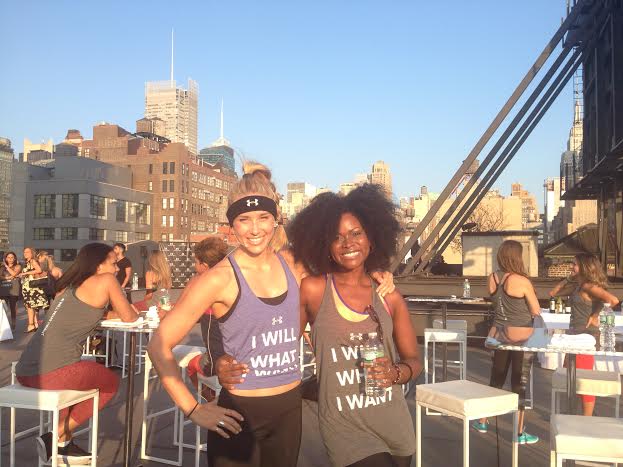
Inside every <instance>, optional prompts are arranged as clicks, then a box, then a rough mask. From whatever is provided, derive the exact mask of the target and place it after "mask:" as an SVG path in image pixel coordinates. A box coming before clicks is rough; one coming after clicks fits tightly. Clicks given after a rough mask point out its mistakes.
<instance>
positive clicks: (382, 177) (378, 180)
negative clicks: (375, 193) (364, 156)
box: [368, 161, 393, 198]
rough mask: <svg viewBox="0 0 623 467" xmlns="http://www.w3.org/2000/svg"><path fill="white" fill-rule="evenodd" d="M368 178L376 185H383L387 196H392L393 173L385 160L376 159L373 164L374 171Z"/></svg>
mask: <svg viewBox="0 0 623 467" xmlns="http://www.w3.org/2000/svg"><path fill="white" fill-rule="evenodd" d="M368 180H369V181H370V183H373V184H375V185H381V186H382V187H383V188H384V189H385V192H386V193H387V196H388V197H390V198H391V197H392V194H393V190H392V174H391V172H390V171H389V166H388V165H387V164H386V163H385V162H383V161H376V162H375V163H374V164H372V173H370V177H369V178H368Z"/></svg>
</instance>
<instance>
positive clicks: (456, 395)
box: [415, 380, 519, 467]
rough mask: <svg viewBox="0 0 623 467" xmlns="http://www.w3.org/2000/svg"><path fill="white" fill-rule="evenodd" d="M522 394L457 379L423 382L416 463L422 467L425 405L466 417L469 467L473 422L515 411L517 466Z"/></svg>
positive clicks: (465, 445) (465, 455)
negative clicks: (471, 425)
mask: <svg viewBox="0 0 623 467" xmlns="http://www.w3.org/2000/svg"><path fill="white" fill-rule="evenodd" d="M518 403H519V397H518V396H517V394H515V393H512V392H507V391H503V390H501V389H496V388H492V387H490V386H485V385H484V384H478V383H474V382H473V381H466V380H457V381H446V382H445V383H436V384H421V385H419V386H418V387H417V390H416V397H415V431H416V466H417V467H421V466H422V407H426V408H430V409H432V410H436V411H438V412H441V413H443V414H446V415H449V416H451V417H456V418H460V419H461V420H463V466H464V467H467V466H469V421H470V420H476V419H479V418H486V417H495V416H498V415H503V414H507V413H512V414H513V441H512V445H513V449H512V457H513V462H512V466H513V467H517V411H518Z"/></svg>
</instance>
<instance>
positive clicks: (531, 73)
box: [390, 0, 586, 273]
mask: <svg viewBox="0 0 623 467" xmlns="http://www.w3.org/2000/svg"><path fill="white" fill-rule="evenodd" d="M585 1H586V0H580V1H579V2H578V5H577V6H578V7H577V8H574V9H573V10H572V11H571V14H569V15H568V16H567V18H566V19H565V20H564V21H563V23H562V24H561V25H560V27H559V28H558V30H557V31H556V33H555V34H554V35H553V36H552V38H551V39H550V41H549V42H548V43H547V45H546V46H545V48H544V49H543V51H542V52H541V54H540V55H539V56H538V57H537V59H536V61H535V62H534V63H533V64H532V66H531V67H530V68H529V69H528V72H527V73H526V75H525V76H524V77H523V79H522V80H521V82H520V83H519V85H518V86H517V88H516V89H515V91H513V94H512V95H511V96H510V97H509V98H508V100H507V101H506V103H505V104H504V106H503V107H502V109H501V110H500V111H499V112H498V114H497V115H496V117H495V119H494V120H493V122H491V124H490V125H489V127H488V128H487V129H486V130H485V132H484V133H483V135H482V136H481V137H480V139H479V140H478V142H477V143H476V145H475V146H474V148H473V149H472V150H471V152H470V153H469V154H468V156H467V158H466V159H465V160H464V161H463V163H462V164H461V166H460V167H459V169H458V170H457V171H456V173H455V174H454V176H453V177H452V179H451V181H450V183H449V184H448V185H447V186H446V187H445V188H444V190H443V191H442V192H441V194H440V195H439V198H437V200H436V201H435V203H434V204H433V206H432V207H431V209H430V210H429V211H428V212H427V213H426V215H425V216H424V219H423V220H422V222H420V223H419V224H418V226H417V227H416V229H415V231H414V232H413V235H412V236H411V237H410V238H409V240H407V242H406V243H405V244H404V246H403V247H402V249H401V250H400V252H399V253H398V255H397V256H396V259H395V260H394V262H393V263H392V265H391V266H390V269H391V270H392V271H395V270H396V269H397V268H398V265H399V264H400V262H401V261H402V259H403V258H404V257H405V256H406V254H407V253H408V252H409V251H410V250H411V247H412V246H413V245H414V244H415V242H416V241H417V240H418V238H419V237H420V236H421V235H422V233H423V232H424V230H425V229H426V227H427V226H428V225H429V224H430V221H431V220H432V219H433V218H434V216H435V215H436V214H437V212H438V211H439V210H440V209H441V207H442V206H443V203H444V202H445V201H446V199H447V198H448V197H449V196H450V194H451V193H452V191H453V190H454V187H455V185H456V184H457V183H458V182H459V180H460V179H461V178H462V177H463V175H465V173H466V172H467V170H468V169H469V168H470V167H471V165H472V163H473V162H474V160H476V157H478V154H480V151H482V149H483V148H484V146H485V145H486V144H487V143H488V141H489V140H490V139H491V136H492V135H493V134H494V133H495V131H496V130H497V129H498V128H499V126H500V125H501V124H502V122H503V121H504V119H505V118H506V117H507V116H508V114H509V112H510V111H511V110H512V108H513V107H514V106H515V104H516V103H517V101H518V100H519V98H520V97H521V96H522V94H523V93H524V91H525V90H526V89H527V87H528V86H529V85H530V83H531V82H532V80H533V79H534V77H535V76H536V75H537V73H538V72H539V70H540V69H541V67H542V66H543V65H544V64H545V62H546V61H547V59H548V58H549V56H550V55H551V54H552V52H553V50H554V49H555V48H556V46H557V45H558V43H559V42H560V41H561V39H562V38H563V37H564V35H565V33H566V32H567V31H568V30H569V28H570V26H571V25H572V24H573V22H574V21H575V20H576V18H577V17H578V16H579V13H580V9H581V5H583V4H584V3H585ZM453 182H454V183H453ZM420 252H422V249H420V251H419V252H418V253H420ZM416 256H417V258H416V259H415V261H417V260H418V259H419V258H420V257H421V256H422V255H421V254H416ZM413 262H414V258H412V259H411V261H410V263H413ZM408 272H410V270H408V269H407V273H408Z"/></svg>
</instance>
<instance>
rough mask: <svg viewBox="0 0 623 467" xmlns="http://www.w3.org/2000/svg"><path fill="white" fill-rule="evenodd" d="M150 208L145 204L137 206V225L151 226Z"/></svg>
mask: <svg viewBox="0 0 623 467" xmlns="http://www.w3.org/2000/svg"><path fill="white" fill-rule="evenodd" d="M148 212H149V206H148V205H146V204H143V203H138V204H137V205H136V223H137V224H143V225H149V224H150V223H151V222H150V220H149V216H148Z"/></svg>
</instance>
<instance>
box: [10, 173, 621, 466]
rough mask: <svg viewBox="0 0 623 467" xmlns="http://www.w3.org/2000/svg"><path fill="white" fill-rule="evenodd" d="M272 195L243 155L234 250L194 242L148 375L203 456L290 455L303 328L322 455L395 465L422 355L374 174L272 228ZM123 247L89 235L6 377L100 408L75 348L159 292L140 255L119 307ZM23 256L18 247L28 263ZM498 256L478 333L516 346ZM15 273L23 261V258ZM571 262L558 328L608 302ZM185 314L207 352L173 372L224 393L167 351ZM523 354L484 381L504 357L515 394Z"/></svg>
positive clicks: (510, 247)
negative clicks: (376, 392) (139, 268)
mask: <svg viewBox="0 0 623 467" xmlns="http://www.w3.org/2000/svg"><path fill="white" fill-rule="evenodd" d="M278 200H279V198H278V195H277V192H276V189H275V186H274V184H273V182H272V180H271V172H270V170H269V169H267V168H266V167H264V166H263V165H260V164H256V163H246V164H245V165H244V174H243V176H242V177H241V178H240V179H239V181H238V182H237V183H236V184H234V186H233V189H232V191H231V193H230V196H229V200H228V201H229V202H228V210H227V219H228V221H229V224H230V226H231V229H232V232H233V234H234V235H235V237H236V239H237V241H238V244H239V246H238V247H237V248H236V249H234V250H233V251H230V250H229V248H228V247H227V245H226V244H225V243H224V242H223V241H222V240H219V239H216V238H209V239H206V240H204V241H202V242H200V243H199V244H197V245H196V247H195V268H196V272H197V274H196V276H195V277H194V278H193V279H192V280H190V281H189V283H188V284H187V286H186V287H185V289H184V291H183V292H182V294H181V296H180V298H179V299H178V300H177V302H176V303H175V306H174V307H173V309H172V310H171V311H169V312H168V313H167V314H166V316H164V315H163V316H162V318H163V319H161V323H160V326H159V327H158V329H157V331H156V332H155V333H154V335H153V337H152V338H151V340H150V342H149V345H148V352H149V356H150V358H151V360H152V361H153V364H154V366H155V368H156V370H157V371H158V373H159V376H160V380H161V382H162V384H163V386H164V388H165V389H166V390H167V392H168V393H169V395H170V396H171V398H172V399H173V401H174V402H175V403H176V404H177V406H178V407H179V408H180V409H181V410H182V411H183V412H184V414H185V415H186V417H188V418H189V419H190V420H192V421H193V422H194V423H196V424H198V425H200V426H202V427H204V428H207V429H208V430H209V434H208V438H209V439H208V459H209V463H210V465H211V466H214V467H234V466H284V467H288V466H295V465H296V464H297V460H298V455H299V448H300V443H301V434H302V415H301V411H302V401H301V397H302V395H301V393H302V391H301V370H300V367H299V338H300V336H301V335H302V333H303V331H304V329H305V327H306V326H307V325H308V324H309V325H311V329H312V331H311V341H312V347H313V352H314V354H315V361H316V368H317V383H316V384H317V402H318V419H319V428H320V433H321V436H322V439H323V442H324V445H325V448H326V452H327V455H328V457H329V459H330V462H331V463H332V465H336V466H357V467H365V466H380V467H383V466H387V467H390V466H408V465H410V462H411V456H412V454H413V453H414V451H415V436H414V432H413V424H412V421H411V417H410V414H409V410H408V408H407V405H406V401H405V398H404V394H403V390H402V387H403V385H405V384H407V383H409V382H410V381H413V380H414V379H416V378H417V377H418V376H419V374H420V373H421V371H422V361H421V357H420V355H419V351H418V345H417V334H418V333H417V332H416V330H415V329H414V326H413V323H412V321H411V318H410V315H409V312H408V310H407V305H406V303H405V301H404V299H403V298H402V296H401V295H400V294H399V292H398V291H396V290H395V287H394V284H393V279H392V275H391V274H390V273H389V272H387V269H388V268H389V264H390V260H391V258H392V257H394V256H395V254H396V251H397V244H398V235H399V224H398V221H397V220H396V216H395V211H394V209H395V208H394V206H393V204H392V203H391V201H390V200H388V198H387V196H386V194H385V193H384V192H383V190H382V189H381V188H380V187H378V186H375V185H369V184H366V185H363V186H360V187H358V188H356V189H355V190H353V191H352V192H350V193H349V194H348V195H346V196H343V195H340V194H335V193H323V194H321V195H318V196H317V197H315V198H314V199H313V200H312V202H311V203H310V205H309V206H307V207H306V208H305V209H303V210H302V211H301V212H300V213H299V214H298V215H297V216H296V217H295V218H294V219H293V220H292V221H291V222H290V224H289V226H288V232H287V233H286V231H285V229H284V226H283V224H282V217H281V213H280V210H279V206H278ZM124 252H125V247H124V246H123V245H121V244H117V245H115V246H114V248H113V247H110V246H107V245H104V244H99V243H91V244H88V245H86V246H85V247H83V248H82V249H81V250H80V252H79V253H78V256H77V258H76V260H75V261H74V263H73V264H72V265H71V266H70V267H69V269H68V270H67V271H66V272H65V274H64V275H62V277H60V279H59V280H58V281H57V283H56V298H55V299H54V301H53V303H52V305H51V307H50V310H49V312H48V314H47V317H46V321H45V323H44V324H43V326H42V329H39V331H38V332H37V333H36V334H35V335H34V336H33V338H32V339H31V341H30V342H29V344H28V346H27V348H26V349H25V351H24V352H23V354H22V357H21V359H20V362H19V364H18V366H17V368H16V373H17V377H18V380H19V381H20V383H21V384H23V385H26V386H31V387H38V388H44V389H45V388H51V389H57V388H70V389H77V390H80V389H93V388H98V389H99V390H100V409H101V408H102V407H103V406H104V405H106V403H107V402H108V401H109V400H110V399H111V397H112V396H113V395H114V393H115V391H116V390H117V386H118V377H117V376H116V374H115V373H114V372H112V371H111V370H109V369H107V368H105V367H104V366H102V365H98V364H96V363H93V362H88V361H81V360H80V356H81V344H82V343H83V341H84V340H85V339H86V336H88V335H89V334H90V333H91V332H93V330H94V329H95V328H96V326H97V324H98V322H99V321H100V320H101V319H103V318H111V317H117V318H120V319H121V320H123V321H126V322H129V321H134V320H136V319H137V318H138V316H139V310H140V309H146V308H148V307H150V306H151V305H152V304H156V303H157V302H158V295H157V294H158V291H160V290H161V289H165V290H166V289H168V288H170V287H171V272H170V268H169V266H168V264H167V262H166V258H165V257H164V254H163V253H161V252H153V253H152V255H150V257H149V261H148V263H149V271H148V272H147V274H146V278H145V279H146V288H147V292H146V295H145V297H144V300H143V301H142V302H140V303H135V304H134V305H131V304H130V303H129V302H128V300H127V298H126V294H125V293H124V291H123V288H124V287H125V286H127V284H128V281H129V280H130V276H131V273H132V269H131V264H129V260H127V258H125V256H124ZM32 256H33V252H32V251H31V252H30V255H29V256H28V257H27V259H29V258H32ZM124 260H126V261H124ZM9 263H10V264H15V261H14V260H9ZM497 263H498V267H499V271H496V272H495V273H493V274H492V275H491V276H490V277H489V292H490V293H491V296H492V298H493V302H494V305H495V323H494V326H493V327H492V330H491V333H490V337H491V338H502V335H504V338H506V339H510V340H515V341H520V340H522V338H523V339H525V334H522V332H523V331H522V330H521V329H523V328H528V327H529V328H531V327H532V320H533V318H534V317H535V316H536V315H538V314H539V313H540V308H539V304H538V300H537V298H536V294H535V293H534V289H533V287H532V284H531V283H530V280H529V279H528V277H527V274H526V270H525V266H524V265H523V261H522V250H521V245H520V244H519V243H517V242H513V241H507V242H504V243H503V245H502V247H501V248H500V250H499V252H498V256H497ZM30 268H31V270H32V271H36V266H35V265H34V264H33V265H31V266H30ZM574 268H575V269H574V275H572V276H571V277H570V278H568V279H567V280H566V281H565V283H564V284H562V283H561V284H560V287H562V286H569V287H570V284H573V291H571V292H570V294H571V295H572V296H575V297H576V299H575V301H572V326H575V327H577V328H578V329H579V328H582V327H583V329H586V330H589V331H590V330H592V328H593V327H594V324H595V323H594V316H595V312H596V310H597V309H598V308H599V306H598V305H597V304H596V303H601V302H605V301H608V302H609V303H611V304H615V303H617V300H616V298H614V297H612V296H611V295H609V294H608V293H607V292H605V290H604V286H605V282H604V280H603V279H604V277H603V276H600V275H599V273H598V269H599V268H598V267H597V266H595V263H594V261H593V259H590V261H589V259H587V258H585V257H584V256H579V257H578V258H576V263H575V266H574ZM20 274H21V273H20ZM558 289H559V287H557V288H556V289H555V290H554V291H553V293H558ZM574 303H575V304H574ZM574 310H575V311H574ZM587 310H590V312H587ZM197 322H199V323H200V324H201V330H202V336H203V339H204V341H205V345H206V349H207V351H206V354H205V355H202V356H199V357H196V358H195V359H194V360H193V361H192V362H191V363H190V364H189V367H188V370H187V371H188V374H189V376H190V379H191V380H192V381H194V382H195V383H196V378H197V374H198V373H201V374H204V375H206V376H209V375H213V374H217V375H218V377H219V380H220V382H221V384H222V387H223V389H222V391H221V393H220V395H219V397H218V400H217V402H216V403H214V402H210V401H211V399H212V398H213V397H214V394H208V393H206V394H204V398H205V399H206V403H199V402H197V399H196V396H195V395H193V393H192V392H191V391H190V390H189V388H188V387H187V386H186V384H185V383H184V382H183V380H182V378H181V375H180V372H179V368H178V365H177V363H176V361H175V358H174V356H173V348H174V347H175V346H176V345H178V344H179V343H180V342H181V341H182V340H183V339H184V338H185V337H186V335H187V334H188V333H189V332H190V331H191V329H192V328H193V327H194V326H195V325H196V324H197ZM372 333H375V334H376V335H377V336H378V337H379V338H380V342H381V345H382V346H383V355H384V356H382V357H380V358H377V359H376V360H375V361H374V363H373V365H372V366H371V367H366V369H365V374H367V375H368V376H369V378H371V379H372V380H373V381H375V384H376V385H377V386H380V387H381V388H383V389H384V393H382V395H380V396H368V395H366V392H365V384H364V381H365V376H364V369H363V367H362V358H361V357H362V355H361V349H362V346H363V345H364V344H365V343H366V339H367V337H368V336H369V335H370V334H372ZM532 358H533V356H532V355H529V354H522V353H511V352H505V351H501V350H496V351H494V352H493V368H492V373H491V385H492V386H496V387H501V386H502V385H503V384H504V380H505V379H506V375H507V373H508V370H509V368H511V367H512V376H511V380H512V389H513V391H515V392H517V393H519V395H520V399H523V398H524V396H525V386H526V383H527V381H528V371H529V368H530V365H531V359H532ZM578 366H580V365H578ZM522 408H523V405H522ZM91 410H92V409H91V408H90V406H89V403H88V402H86V403H81V404H78V405H76V406H74V407H72V408H70V409H67V410H65V411H63V412H62V413H61V416H60V423H59V439H58V442H59V454H60V455H61V456H62V458H63V460H64V461H65V462H67V461H70V462H74V463H77V462H80V461H82V460H85V459H88V458H89V453H87V452H85V451H84V450H82V449H81V448H80V447H79V446H77V445H76V444H75V443H74V442H73V441H72V432H73V431H74V430H75V428H76V427H78V426H79V425H80V424H82V423H84V422H85V421H86V420H87V419H88V418H89V417H90V416H91ZM585 411H586V410H585ZM521 414H522V416H521V417H520V420H519V433H520V439H519V441H520V442H521V443H524V444H527V443H532V442H536V440H538V438H536V437H535V436H533V435H529V434H528V433H526V431H525V430H524V429H523V410H522V412H521ZM474 426H475V427H476V429H478V430H479V431H486V430H487V427H488V424H487V421H486V420H480V421H478V422H477V423H476V424H475V425H474ZM51 436H52V435H51V433H46V434H44V435H43V436H41V437H39V438H37V446H38V450H39V454H40V457H41V459H42V460H44V461H47V460H49V458H50V455H51V446H52V439H51Z"/></svg>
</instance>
